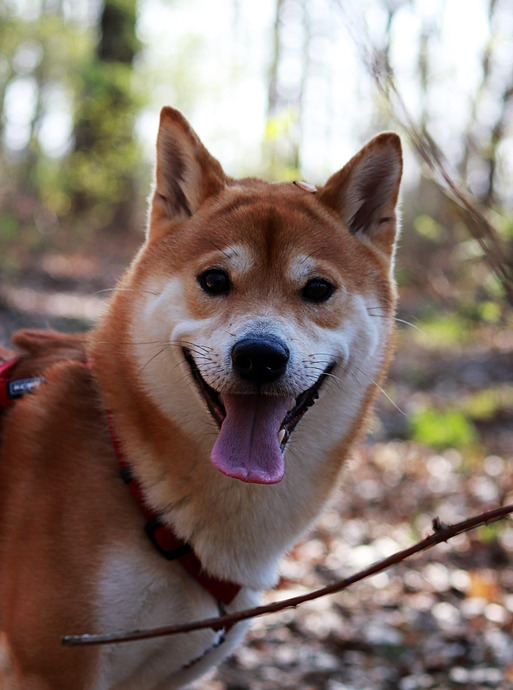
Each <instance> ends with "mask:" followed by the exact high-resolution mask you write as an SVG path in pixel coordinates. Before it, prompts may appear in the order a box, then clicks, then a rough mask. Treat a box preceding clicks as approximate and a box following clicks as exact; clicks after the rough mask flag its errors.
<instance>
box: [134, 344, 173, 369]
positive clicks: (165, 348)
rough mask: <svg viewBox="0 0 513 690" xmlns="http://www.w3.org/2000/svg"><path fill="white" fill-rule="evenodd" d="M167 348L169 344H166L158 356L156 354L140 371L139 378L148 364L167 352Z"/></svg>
mask: <svg viewBox="0 0 513 690" xmlns="http://www.w3.org/2000/svg"><path fill="white" fill-rule="evenodd" d="M167 348H168V343H166V344H165V345H164V347H163V348H162V349H160V350H159V351H158V352H157V353H156V354H154V355H153V357H150V359H149V360H148V361H147V362H146V364H145V365H144V366H143V367H142V368H141V369H140V371H139V373H138V376H140V375H141V374H142V373H143V371H144V370H145V369H146V367H147V366H148V364H150V363H151V362H153V360H154V359H156V358H157V357H158V356H159V355H161V354H162V353H163V352H165V351H166V350H167Z"/></svg>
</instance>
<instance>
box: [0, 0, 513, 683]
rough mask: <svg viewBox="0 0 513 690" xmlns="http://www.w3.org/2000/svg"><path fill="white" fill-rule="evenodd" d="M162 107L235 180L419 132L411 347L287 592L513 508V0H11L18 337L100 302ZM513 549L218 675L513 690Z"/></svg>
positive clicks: (373, 592)
mask: <svg viewBox="0 0 513 690" xmlns="http://www.w3.org/2000/svg"><path fill="white" fill-rule="evenodd" d="M162 105H172V106H174V107H176V108H179V109H180V110H182V112H183V113H184V114H185V115H186V117H187V118H188V119H189V120H190V121H191V123H192V124H193V126H194V127H195V129H196V130H197V132H198V133H199V135H200V137H201V138H202V140H203V141H204V143H205V144H206V145H207V147H208V148H209V150H210V151H211V152H212V153H213V154H214V155H215V156H216V157H217V158H219V160H220V161H221V162H222V164H223V166H224V168H225V170H226V171H227V172H228V173H229V174H230V175H233V176H244V175H249V174H251V175H255V174H256V175H260V176H263V177H265V178H267V179H270V180H278V179H280V180H283V179H290V180H294V179H304V180H307V181H309V182H311V183H322V182H323V181H324V180H325V179H326V178H327V177H328V176H329V175H330V174H331V173H332V172H334V171H335V170H337V169H339V168H340V167H342V165H343V164H344V163H345V162H346V161H347V160H348V159H349V158H350V157H351V156H352V155H353V154H354V153H355V152H356V151H357V150H358V149H359V148H360V147H361V146H362V144H363V143H364V142H365V141H366V140H367V139H368V138H370V137H371V136H373V135H374V134H376V133H377V132H378V131H381V130H385V129H394V130H396V131H398V132H399V134H401V135H402V137H403V141H404V146H405V163H406V168H405V178H404V188H403V203H402V215H403V234H402V239H401V243H400V248H399V253H398V260H397V280H398V283H399V286H400V296H401V302H400V307H399V311H398V342H397V355H396V359H395V362H394V364H393V367H392V371H391V375H390V377H389V380H388V382H387V384H386V386H385V389H384V392H383V395H382V396H380V400H379V403H378V406H377V414H376V416H375V418H374V420H373V422H372V425H371V429H370V434H369V439H368V441H367V442H366V443H365V444H364V445H363V447H362V449H361V450H360V451H359V453H358V454H357V455H356V456H355V458H354V460H353V461H352V463H351V464H350V467H349V469H348V473H347V477H346V482H345V484H344V486H343V487H342V490H341V492H340V494H339V496H338V497H337V500H336V502H335V504H334V505H333V507H332V508H331V509H330V510H329V511H328V512H327V513H326V515H325V517H324V518H323V520H322V521H321V522H320V524H319V526H318V527H317V528H316V530H315V531H314V532H313V534H312V535H310V538H309V539H308V540H306V541H305V542H304V543H302V544H301V545H300V546H298V547H297V549H295V550H294V552H293V553H291V554H290V555H289V557H288V558H287V559H286V561H285V562H284V565H283V570H282V579H281V581H280V585H279V587H278V589H277V590H275V591H274V592H272V593H270V594H269V595H268V598H271V599H275V598H282V597H284V596H287V595H289V594H295V593H298V592H304V591H305V590H306V589H308V588H312V587H316V586H320V585H322V584H325V583H327V582H331V581H333V580H334V579H336V578H339V577H343V576H345V575H348V574H350V573H352V572H354V571H355V570H357V569H358V568H361V567H363V566H365V565H367V564H368V563H370V562H372V561H373V560H377V559H378V558H379V557H381V556H383V555H388V554H389V553H391V552H392V551H394V550H398V549H400V548H402V547H404V546H406V545H408V544H410V543H411V542H412V540H414V539H418V538H421V537H423V536H425V534H426V533H428V532H429V530H430V525H431V520H432V518H433V517H435V516H438V517H439V518H440V519H441V520H442V521H443V522H451V521H457V520H461V519H463V518H465V517H468V516H470V515H472V514H476V513H479V512H482V511H484V510H486V509H488V508H491V507H495V506H497V505H499V504H501V503H503V502H504V501H508V500H509V502H513V491H512V485H511V469H510V468H511V462H512V460H513V354H512V353H513V327H512V326H513V319H512V305H513V120H512V114H513V4H512V3H511V2H510V0H361V1H357V0H258V2H255V0H216V1H215V2H214V1H212V0H138V1H137V2H136V0H0V343H4V344H5V343H7V342H8V340H9V336H10V334H11V333H12V332H13V331H14V330H16V329H17V328H20V327H25V326H37V327H51V328H59V329H64V330H85V329H87V328H89V327H90V326H91V324H92V323H93V322H94V320H95V319H96V318H97V317H98V315H99V314H100V313H101V311H102V309H103V306H104V304H105V300H106V299H107V298H108V290H109V288H112V287H113V285H114V284H115V282H116V279H117V277H118V276H119V275H120V273H121V271H122V270H123V268H124V267H125V266H126V265H127V263H128V262H129V260H130V258H131V256H132V255H133V254H134V252H135V251H136V248H137V247H138V246H139V244H140V242H141V241H142V238H143V231H144V225H145V213H146V198H147V196H148V193H149V189H150V185H151V179H152V165H153V156H154V141H155V138H156V132H157V125H158V113H159V110H160V107H161V106H162ZM512 548H513V533H512V530H511V528H510V526H509V524H508V523H507V522H503V523H500V524H498V525H495V526H490V527H487V528H483V529H481V530H477V531H475V532H473V533H470V534H468V535H466V536H463V537H461V538H458V539H456V540H453V541H452V542H450V543H449V544H448V545H447V546H446V547H445V546H444V547H443V548H438V549H436V550H433V551H430V552H428V553H427V554H425V555H424V556H422V557H419V558H417V559H416V560H414V561H412V562H410V563H407V564H402V565H401V566H398V567H397V568H395V569H394V570H393V571H390V572H389V573H387V574H384V575H382V576H379V577H375V578H372V579H371V580H368V581H366V583H364V584H361V585H358V586H356V587H354V588H353V589H352V590H350V591H349V592H344V593H341V594H340V595H337V596H334V597H331V598H330V599H326V600H322V601H321V602H316V603H315V604H312V605H309V606H306V607H304V608H303V609H301V610H298V611H295V612H292V613H290V612H287V613H285V614H282V615H280V616H274V617H273V618H269V619H265V620H261V621H258V622H256V623H255V624H254V626H253V628H252V632H251V633H250V635H249V636H248V644H247V645H246V646H245V647H244V648H243V649H241V650H240V651H239V652H238V653H237V654H236V655H235V656H234V657H233V658H232V659H231V660H230V661H229V662H226V663H225V664H224V665H223V667H222V668H221V669H220V670H219V671H218V672H217V673H216V675H215V676H214V678H213V679H211V680H210V681H208V682H207V681H205V682H203V683H201V684H200V687H202V688H208V690H236V689H241V688H251V689H256V690H259V689H267V688H269V689H271V688H273V689H274V688H277V687H280V686H281V687H283V688H321V689H326V690H341V689H348V690H364V689H367V688H369V689H370V688H372V689H373V690H374V689H376V688H390V690H392V689H396V688H399V689H400V690H415V689H416V688H453V687H454V688H488V687H492V688H513V632H512V628H513V574H512V572H513V571H512V570H511V565H512V556H511V549H512ZM63 632H66V631H63Z"/></svg>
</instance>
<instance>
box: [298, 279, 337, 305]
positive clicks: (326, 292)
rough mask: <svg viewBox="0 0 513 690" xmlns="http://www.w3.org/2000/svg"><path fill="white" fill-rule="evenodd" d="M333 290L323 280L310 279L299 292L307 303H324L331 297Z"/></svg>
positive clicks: (329, 284)
mask: <svg viewBox="0 0 513 690" xmlns="http://www.w3.org/2000/svg"><path fill="white" fill-rule="evenodd" d="M334 291H335V288H334V287H333V285H332V284H331V283H330V282H329V280H326V279H325V278H312V279H311V280H309V281H308V283H307V284H306V285H305V287H304V288H303V290H302V292H301V297H302V298H303V299H304V300H307V301H308V302H325V301H326V300H327V299H329V298H330V297H331V295H332V294H333V292H334Z"/></svg>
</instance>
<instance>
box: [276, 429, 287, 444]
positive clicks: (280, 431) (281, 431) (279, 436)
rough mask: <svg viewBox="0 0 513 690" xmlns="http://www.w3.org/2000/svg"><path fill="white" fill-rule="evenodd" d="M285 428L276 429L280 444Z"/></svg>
mask: <svg viewBox="0 0 513 690" xmlns="http://www.w3.org/2000/svg"><path fill="white" fill-rule="evenodd" d="M285 433H286V432H285V429H280V430H279V431H278V442H279V444H280V445H281V444H282V443H283V439H284V438H285Z"/></svg>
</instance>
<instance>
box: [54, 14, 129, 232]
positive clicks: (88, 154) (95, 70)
mask: <svg viewBox="0 0 513 690" xmlns="http://www.w3.org/2000/svg"><path fill="white" fill-rule="evenodd" d="M135 26H136V1H135V0H105V2H104V5H103V9H102V12H101V15H100V21H99V27H100V36H99V40H98V42H97V45H96V50H95V53H94V55H93V57H92V59H91V60H90V61H89V62H88V63H87V64H86V65H85V66H84V69H83V71H82V74H81V78H82V84H81V88H80V89H79V91H78V94H77V102H76V108H75V126H74V151H73V153H72V154H71V155H70V157H69V158H68V160H67V163H66V168H67V171H68V172H69V175H68V176H67V178H66V179H67V186H68V189H69V190H70V196H71V200H72V204H71V211H72V213H73V214H75V215H78V217H79V218H82V220H86V221H87V222H88V223H90V222H91V221H92V224H93V226H95V227H99V226H100V227H105V226H109V227H110V228H118V229H119V230H125V229H126V228H127V227H130V224H131V222H133V221H131V219H132V218H133V212H134V204H135V202H136V196H135V195H134V187H135V183H136V180H137V169H138V166H137V163H138V161H139V160H140V155H141V152H140V148H139V146H138V144H137V143H136V141H135V139H134V135H133V126H134V121H135V116H136V114H137V111H138V110H139V108H140V106H141V105H142V102H141V99H140V98H136V96H135V95H134V91H133V89H132V70H133V62H134V58H135V56H136V54H137V51H138V49H139V43H138V40H137V38H136V33H135Z"/></svg>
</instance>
